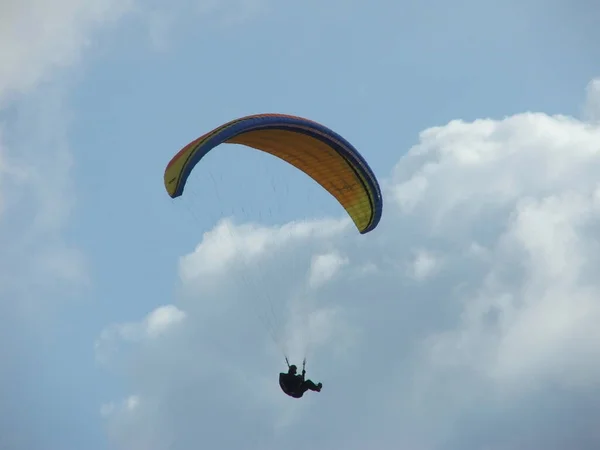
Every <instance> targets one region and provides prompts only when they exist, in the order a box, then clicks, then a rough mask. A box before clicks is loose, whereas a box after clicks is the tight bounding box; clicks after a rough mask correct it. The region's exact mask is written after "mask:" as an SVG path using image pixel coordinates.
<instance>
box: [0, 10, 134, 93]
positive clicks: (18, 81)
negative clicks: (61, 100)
mask: <svg viewBox="0 0 600 450" xmlns="http://www.w3.org/2000/svg"><path fill="white" fill-rule="evenodd" d="M132 4H133V3H132V2H131V1H129V0H92V1H86V2H82V1H79V0H60V1H58V2H52V3H48V2H46V1H43V0H5V1H3V2H2V4H1V5H0V62H1V66H2V68H3V69H2V71H0V101H2V100H6V95H7V94H9V93H11V92H13V91H14V92H18V93H22V92H26V91H27V90H29V89H32V88H35V87H37V85H38V84H39V83H40V82H42V81H46V80H48V78H49V76H50V75H51V73H52V70H53V69H56V68H63V67H66V66H70V65H72V64H73V63H74V62H76V61H77V59H78V58H79V57H80V56H81V52H82V50H83V49H84V48H85V47H86V46H87V45H88V44H89V39H90V37H91V34H92V33H93V32H94V31H96V30H97V28H98V27H99V26H101V25H104V24H106V23H107V22H109V21H113V20H116V19H118V18H120V17H121V16H122V15H123V14H124V13H125V12H127V11H128V10H129V9H130V8H131V7H132Z"/></svg>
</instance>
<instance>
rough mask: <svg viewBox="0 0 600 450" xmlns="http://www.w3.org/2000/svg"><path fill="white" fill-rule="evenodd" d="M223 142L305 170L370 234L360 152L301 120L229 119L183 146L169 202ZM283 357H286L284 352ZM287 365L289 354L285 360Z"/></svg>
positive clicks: (291, 387) (303, 383)
mask: <svg viewBox="0 0 600 450" xmlns="http://www.w3.org/2000/svg"><path fill="white" fill-rule="evenodd" d="M221 144H241V145H244V146H246V147H250V148H253V149H256V150H260V151H263V152H265V153H269V154H271V155H273V156H275V157H277V158H280V159H282V160H283V161H286V162H287V163H289V164H291V165H292V166H294V167H295V168H297V169H298V170H300V171H302V172H304V173H305V174H307V175H308V176H309V177H311V178H312V179H313V180H314V181H316V182H317V183H318V184H319V185H320V186H321V187H323V188H324V189H325V190H326V191H327V192H329V194H331V195H332V196H333V197H334V198H335V199H336V200H337V201H338V202H339V204H340V205H341V206H342V207H343V208H344V209H345V211H346V213H347V214H348V215H349V216H350V218H351V219H352V221H353V222H354V225H355V226H356V228H357V229H358V231H359V232H360V233H361V234H365V233H368V232H370V231H372V230H374V229H375V228H376V227H377V225H378V223H379V221H380V219H381V214H382V204H383V202H382V196H381V190H380V187H379V183H378V181H377V178H376V177H375V175H374V174H373V171H372V170H371V168H370V167H369V165H368V164H367V162H366V161H365V160H364V159H363V157H362V156H361V155H360V153H359V152H358V151H357V150H356V149H355V148H354V147H353V146H352V145H351V144H350V143H349V142H348V141H347V140H345V139H344V138H343V137H342V136H340V135H339V134H337V133H335V132H334V131H332V130H330V129H329V128H327V127H325V126H324V125H321V124H319V123H317V122H314V121H312V120H309V119H305V118H302V117H297V116H291V115H285V114H256V115H250V116H245V117H241V118H239V119H236V120H232V121H230V122H227V123H225V124H223V125H220V126H218V127H217V128H215V129H213V130H212V131H209V132H208V133H206V134H204V135H202V136H200V137H199V138H197V139H195V140H194V141H192V142H190V143H189V144H187V145H186V146H185V147H183V148H182V149H181V150H180V151H179V152H178V153H177V154H176V155H175V156H174V157H173V158H172V159H171V160H170V161H169V163H168V165H167V167H166V169H165V172H164V185H165V188H166V190H167V193H168V194H169V196H170V197H171V198H177V197H179V196H181V195H182V194H183V192H184V189H185V186H186V182H187V179H188V177H189V176H190V174H191V172H192V171H193V170H194V167H196V165H197V164H198V163H199V162H200V160H202V158H203V157H204V156H206V155H207V153H208V152H210V151H211V150H212V149H214V148H215V147H218V146H220V145H221ZM284 356H285V353H284ZM285 359H286V362H287V356H285ZM288 367H289V370H288V372H287V373H284V372H282V373H280V374H279V384H280V387H281V389H282V390H283V391H284V392H285V393H286V394H287V395H289V396H290V397H294V398H301V397H302V396H303V395H304V393H305V392H306V391H308V390H311V391H315V392H320V391H321V388H322V386H323V385H322V383H317V384H315V383H314V382H313V381H311V380H307V379H305V374H306V371H305V370H304V365H303V368H302V375H298V374H297V367H296V366H295V365H291V366H290V365H289V363H288Z"/></svg>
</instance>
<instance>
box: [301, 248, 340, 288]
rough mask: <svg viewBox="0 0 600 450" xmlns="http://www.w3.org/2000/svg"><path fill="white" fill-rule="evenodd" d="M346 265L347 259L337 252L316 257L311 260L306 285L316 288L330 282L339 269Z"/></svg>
mask: <svg viewBox="0 0 600 450" xmlns="http://www.w3.org/2000/svg"><path fill="white" fill-rule="evenodd" d="M346 264H348V259H347V258H344V257H343V256H342V255H340V254H339V253H338V252H330V253H325V254H322V255H317V256H315V257H314V258H313V260H312V262H311V266H310V274H309V276H308V284H309V285H310V286H311V287H312V288H317V287H319V286H321V285H322V284H324V283H327V282H328V281H329V280H331V279H332V278H333V277H334V276H335V275H336V274H337V273H338V272H339V271H340V269H341V268H342V267H343V266H344V265H346Z"/></svg>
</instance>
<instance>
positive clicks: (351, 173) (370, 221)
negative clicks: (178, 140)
mask: <svg viewBox="0 0 600 450" xmlns="http://www.w3.org/2000/svg"><path fill="white" fill-rule="evenodd" d="M223 143H227V144H242V145H245V146H247V147H251V148H254V149H256V150H261V151H263V152H266V153H270V154H271V155H273V156H276V157H278V158H280V159H282V160H284V161H286V162H288V163H289V164H291V165H292V166H294V167H296V168H297V169H299V170H301V171H303V172H304V173H306V174H307V175H308V176H310V177H311V178H312V179H313V180H315V181H316V182H317V183H319V184H320V185H321V186H322V187H323V188H324V189H325V190H326V191H327V192H329V193H330V194H331V195H333V196H334V197H335V198H336V199H337V201H338V202H339V203H340V204H341V205H342V207H343V208H344V209H345V210H346V212H347V213H348V215H349V216H350V217H351V218H352V220H353V222H354V224H355V225H356V227H357V228H358V230H359V232H360V233H361V234H364V233H368V232H369V231H372V230H374V229H375V227H377V224H378V223H379V220H380V219H381V212H382V203H383V202H382V197H381V190H380V188H379V183H378V182H377V178H376V177H375V175H374V174H373V172H372V170H371V168H370V167H369V165H368V164H367V162H366V161H365V160H364V159H363V157H362V156H361V155H360V154H359V153H358V151H357V150H356V149H355V148H354V147H353V146H352V145H351V144H350V143H349V142H348V141H346V140H345V139H344V138H343V137H341V136H340V135H339V134H337V133H335V132H334V131H332V130H330V129H329V128H327V127H325V126H323V125H321V124H318V123H316V122H313V121H312V120H308V119H304V118H302V117H297V116H290V115H285V114H256V115H251V116H245V117H242V118H240V119H236V120H233V121H231V122H227V123H225V124H223V125H221V126H219V127H217V128H215V129H214V130H212V131H210V132H208V133H206V134H204V135H202V136H200V137H199V138H198V139H196V140H194V141H192V142H190V143H189V144H188V145H186V146H185V147H184V148H183V149H181V150H180V151H179V153H177V154H176V155H175V156H174V157H173V158H172V159H171V161H170V162H169V164H168V165H167V168H166V169H165V174H164V183H165V188H166V190H167V192H168V194H169V195H170V196H171V197H172V198H176V197H179V196H180V195H182V194H183V190H184V188H185V184H186V182H187V179H188V176H189V175H190V173H191V172H192V170H193V169H194V167H195V166H196V165H197V164H198V162H200V160H201V159H202V158H203V157H204V156H205V155H206V154H207V153H208V152H209V151H211V150H212V149H213V148H215V147H217V146H219V145H220V144H223Z"/></svg>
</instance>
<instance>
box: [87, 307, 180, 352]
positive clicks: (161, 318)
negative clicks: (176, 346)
mask: <svg viewBox="0 0 600 450" xmlns="http://www.w3.org/2000/svg"><path fill="white" fill-rule="evenodd" d="M185 319H186V313H185V312H184V311H182V310H180V309H179V308H177V307H176V306H174V305H165V306H160V307H158V308H156V309H154V310H153V311H151V312H150V313H149V314H147V315H146V317H144V318H143V319H142V320H141V321H139V322H125V323H118V324H113V325H110V326H108V327H106V328H105V329H104V330H102V332H101V333H100V337H99V338H98V339H97V340H96V343H95V349H96V358H97V359H98V360H99V361H100V362H104V363H107V362H109V361H110V358H111V357H112V356H113V353H114V352H115V351H116V350H117V349H118V347H119V345H120V343H121V342H133V343H135V342H140V341H144V340H154V339H159V338H161V337H163V336H167V335H168V333H169V332H170V331H171V330H173V329H175V328H177V327H180V326H181V325H182V324H183V321H184V320H185Z"/></svg>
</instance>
